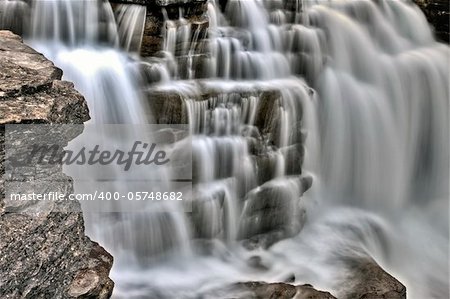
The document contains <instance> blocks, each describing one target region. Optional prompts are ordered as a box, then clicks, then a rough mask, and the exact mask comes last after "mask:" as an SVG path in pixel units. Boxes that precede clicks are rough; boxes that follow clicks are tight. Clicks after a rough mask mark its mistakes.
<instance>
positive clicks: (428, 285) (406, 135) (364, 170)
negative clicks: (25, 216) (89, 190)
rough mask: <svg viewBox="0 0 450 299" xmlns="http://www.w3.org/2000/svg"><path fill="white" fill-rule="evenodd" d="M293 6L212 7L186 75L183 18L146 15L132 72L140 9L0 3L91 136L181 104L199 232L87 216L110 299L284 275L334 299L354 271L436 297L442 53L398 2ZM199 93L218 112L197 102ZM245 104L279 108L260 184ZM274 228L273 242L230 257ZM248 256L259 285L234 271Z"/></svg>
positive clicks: (442, 176)
mask: <svg viewBox="0 0 450 299" xmlns="http://www.w3.org/2000/svg"><path fill="white" fill-rule="evenodd" d="M292 3H293V6H294V7H293V8H292V9H291V10H286V9H283V7H284V6H283V1H266V0H230V1H228V3H227V5H226V8H225V9H220V8H219V5H218V4H216V3H215V2H214V1H213V0H211V1H210V2H209V3H208V10H207V15H208V18H209V28H208V31H207V35H208V45H207V50H208V55H206V58H204V61H203V62H202V65H203V66H204V67H203V68H202V70H201V74H200V73H199V70H198V68H197V67H196V65H197V64H198V63H199V62H198V58H199V57H201V55H198V53H197V45H198V44H199V43H200V42H201V40H202V38H204V36H202V35H204V32H202V31H201V30H200V29H199V28H200V27H197V28H195V27H193V26H192V25H191V24H190V23H189V21H188V20H187V19H185V18H184V17H183V12H182V11H180V16H179V19H176V20H173V19H170V18H169V17H168V15H167V12H165V11H163V12H162V13H163V15H164V16H165V18H166V20H165V23H164V42H163V52H162V55H159V58H156V57H154V58H151V59H148V58H140V57H139V55H138V54H137V53H138V51H139V47H140V45H141V42H142V34H143V32H144V20H145V14H146V8H145V7H143V6H136V5H123V6H119V7H118V8H117V7H116V10H115V11H113V9H112V7H111V5H110V4H109V3H108V2H98V1H89V0H85V1H70V0H48V1H37V0H36V1H31V4H27V2H23V1H19V0H17V1H4V0H3V1H0V11H3V15H2V14H0V27H3V28H8V27H11V26H16V27H17V26H19V27H20V28H21V30H23V31H24V34H25V36H26V41H27V42H28V43H29V44H30V45H32V46H33V47H35V48H36V49H37V50H38V51H41V52H43V53H44V54H45V55H46V56H47V57H48V58H50V59H51V60H52V61H54V62H55V64H56V65H57V66H59V67H60V68H62V69H63V70H64V78H65V79H66V80H70V81H73V82H74V83H75V86H76V88H77V89H78V90H79V91H80V92H81V93H82V94H83V95H84V96H85V97H86V100H87V102H88V106H89V108H90V111H91V118H92V122H94V123H107V124H109V123H131V124H143V123H152V122H153V121H154V120H153V118H152V117H151V116H149V115H151V114H152V113H151V111H149V110H151V109H150V108H149V105H148V101H152V98H150V99H147V97H146V92H147V89H148V88H151V89H152V90H155V89H156V90H158V91H162V92H165V93H167V94H171V93H176V94H178V95H180V97H181V98H182V100H183V107H184V108H183V109H184V111H186V115H187V117H188V122H189V128H190V133H191V135H192V155H193V161H194V169H195V172H196V174H195V176H196V178H195V185H194V189H195V191H196V194H198V199H197V200H199V201H201V202H202V205H201V207H202V208H201V209H200V210H201V211H200V212H199V213H198V215H197V216H196V217H190V216H189V215H187V214H185V213H183V212H182V211H178V210H172V211H163V212H160V211H157V212H151V211H150V212H148V213H147V212H145V213H135V214H124V215H119V216H118V217H117V218H114V222H111V220H110V219H106V220H105V219H103V218H102V217H97V216H95V215H94V216H92V215H91V216H89V213H86V214H87V215H86V223H87V233H88V235H89V236H90V237H92V238H93V239H94V240H97V241H99V242H100V243H101V244H102V245H104V246H105V247H106V248H107V250H108V251H109V252H111V253H112V254H113V256H114V257H115V264H114V266H113V270H112V274H111V275H112V278H113V280H114V281H115V283H116V287H115V291H114V296H115V297H117V298H144V297H146V296H150V297H151V296H154V297H157V296H161V297H162V298H196V296H198V295H199V294H202V293H204V292H206V291H208V290H210V289H214V288H218V287H223V286H225V285H226V284H228V283H233V282H239V281H252V280H263V281H269V282H272V281H283V280H284V279H286V278H287V277H290V276H292V275H294V276H295V283H296V284H299V283H310V284H312V285H314V286H315V287H316V288H318V289H323V290H327V291H330V292H331V293H332V294H334V295H337V296H338V297H339V296H341V295H345V292H346V290H345V289H344V288H343V287H342V282H343V281H344V280H345V279H346V275H347V274H348V271H349V270H348V267H347V265H346V261H347V260H348V259H349V258H352V257H358V256H370V257H372V258H373V259H374V260H376V261H377V263H379V264H380V265H381V266H382V267H383V269H385V270H386V271H388V272H389V273H391V274H392V275H393V276H394V277H396V278H397V279H399V280H400V281H401V282H402V283H403V284H405V285H406V287H407V291H408V298H413V299H414V298H415V299H423V298H439V299H441V298H448V297H449V283H448V282H449V216H448V213H449V142H450V141H449V132H450V128H449V89H448V82H449V69H448V67H449V54H450V51H449V47H448V46H447V45H444V44H440V43H438V42H436V41H435V40H434V38H433V36H432V32H431V29H430V27H429V25H428V24H427V22H426V20H425V18H424V16H423V14H422V13H421V12H420V10H419V9H418V8H417V7H416V6H414V5H413V4H412V3H410V2H408V1H383V0H380V1H351V0H348V1H345V0H342V1H338V0H336V1H319V0H316V1H312V0H311V1H309V0H297V1H292ZM17 15H28V16H29V18H28V19H27V21H26V22H20V23H19V22H18V21H17V18H14V16H17ZM179 45H182V46H181V49H180V47H179ZM180 51H181V52H182V53H184V54H185V57H187V58H186V62H185V63H184V64H183V65H181V64H179V63H178V64H177V62H179V61H178V60H177V59H176V55H177V52H180ZM149 78H150V79H149ZM155 78H156V79H155ZM199 78H201V79H199ZM149 80H150V81H152V82H151V83H149V82H148V81H149ZM205 89H206V90H213V91H214V93H216V94H218V95H217V96H210V97H207V98H206V99H205V98H202V99H199V98H200V96H199V95H200V94H201V93H204V90H205ZM241 90H243V91H244V92H240V91H241ZM259 90H269V91H277V92H278V93H279V95H280V96H279V101H278V103H279V105H278V107H277V108H276V109H275V108H274V109H273V111H272V112H270V111H269V112H268V114H267V115H266V116H267V118H271V119H272V118H273V119H274V121H275V122H276V124H275V125H274V127H275V128H276V129H275V130H274V131H273V132H275V134H273V135H274V136H272V137H271V138H272V139H271V142H272V143H273V144H272V145H262V147H263V148H264V151H265V155H266V156H267V157H268V161H269V162H268V163H269V164H270V165H271V166H272V167H269V169H265V170H264V169H263V170H261V167H260V165H259V164H258V162H257V159H255V157H254V155H252V149H251V148H250V147H251V144H252V141H255V139H258V138H257V137H254V136H255V135H256V136H257V135H258V132H256V133H255V131H258V130H256V129H255V128H257V127H258V124H257V123H258V120H257V119H258V116H257V115H256V114H257V110H258V107H259V105H262V103H265V100H264V99H263V98H262V96H261V93H259V92H256V91H259ZM271 114H273V115H275V114H276V117H273V115H271ZM273 132H272V133H273ZM299 132H300V133H299ZM297 133H298V134H297ZM299 136H303V137H301V138H306V139H304V141H302V145H301V146H302V149H303V150H304V161H303V166H302V168H303V169H302V172H301V175H300V173H293V172H292V167H293V164H298V165H299V166H300V164H301V163H302V161H301V159H300V158H298V159H297V158H296V159H293V158H292V157H291V156H290V155H289V154H288V153H289V152H290V151H289V149H291V148H292V147H293V146H296V145H297V144H299V143H301V142H299V138H300V137H299ZM180 146H182V145H180ZM263 175H264V176H266V177H267V178H266V179H264V180H261V179H260V177H261V176H263ZM311 178H312V186H311V188H310V189H309V190H307V191H306V192H305V193H303V191H305V189H307V185H309V182H310V181H311ZM261 190H270V191H271V193H270V194H271V197H272V199H271V202H276V203H277V204H276V206H275V212H271V213H269V214H267V213H266V214H265V213H260V211H258V204H257V203H256V204H254V203H255V202H257V199H258V196H259V194H260V193H259V192H260V191H261ZM217 198H220V199H219V200H218V199H217ZM244 198H245V199H247V200H245V201H244V200H243V199H244ZM261 200H263V199H261ZM252 203H253V204H252ZM167 215H169V216H167ZM274 223H277V224H280V225H279V226H277V227H282V231H283V238H282V240H280V241H278V242H276V243H275V244H274V245H272V246H270V247H269V248H267V249H262V248H256V249H254V250H249V249H248V248H246V246H243V241H242V240H246V239H249V238H251V237H254V236H255V235H259V236H261V235H262V236H264V234H265V233H269V232H272V230H271V229H272V228H273V227H274V226H276V225H274ZM199 227H200V229H199ZM198 230H200V231H201V232H200V233H199V232H198ZM253 256H258V257H259V258H260V259H261V261H262V263H263V264H264V265H266V267H265V269H264V270H261V269H255V268H254V267H251V266H249V265H248V262H247V261H248V259H249V258H251V257H253Z"/></svg>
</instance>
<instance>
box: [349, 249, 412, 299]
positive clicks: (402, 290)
mask: <svg viewBox="0 0 450 299" xmlns="http://www.w3.org/2000/svg"><path fill="white" fill-rule="evenodd" d="M349 262H350V264H351V267H350V269H349V270H350V273H351V274H350V276H349V277H348V280H347V285H346V286H345V289H346V290H348V292H345V293H346V294H344V295H343V299H387V298H388V299H406V287H405V286H404V285H403V284H401V283H400V282H399V281H398V280H397V279H395V278H394V277H393V276H391V275H390V274H389V273H387V272H386V271H384V270H383V269H382V268H381V267H380V266H379V265H378V264H377V263H376V262H375V261H374V260H372V259H368V258H365V259H354V260H352V261H349Z"/></svg>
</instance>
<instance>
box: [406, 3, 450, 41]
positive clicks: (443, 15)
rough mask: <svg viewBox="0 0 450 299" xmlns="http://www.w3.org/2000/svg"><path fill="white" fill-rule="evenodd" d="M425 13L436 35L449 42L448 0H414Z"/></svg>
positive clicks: (449, 16)
mask: <svg viewBox="0 0 450 299" xmlns="http://www.w3.org/2000/svg"><path fill="white" fill-rule="evenodd" d="M414 2H416V4H417V5H418V6H419V7H420V9H422V11H423V12H424V13H425V16H426V17H427V19H428V22H430V24H431V25H432V26H433V27H434V31H435V34H436V37H437V38H438V39H439V40H441V41H443V42H446V43H449V42H450V40H449V37H450V30H449V18H450V12H449V7H450V5H449V2H448V0H414Z"/></svg>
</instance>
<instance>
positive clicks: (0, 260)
mask: <svg viewBox="0 0 450 299" xmlns="http://www.w3.org/2000/svg"><path fill="white" fill-rule="evenodd" d="M0 70H1V71H0V160H1V164H0V167H1V168H0V252H1V253H2V254H1V256H0V297H1V298H11V299H13V298H14V299H17V298H109V297H110V296H111V293H112V289H113V286H114V283H113V281H112V280H111V279H110V278H109V277H108V275H109V271H110V269H111V266H112V262H113V258H112V256H111V255H110V254H109V253H107V252H106V251H105V250H104V249H103V248H102V247H101V246H100V245H99V244H97V243H95V242H92V241H91V240H90V239H89V238H88V237H87V236H86V235H85V233H84V221H83V215H82V213H81V208H80V205H79V203H78V202H74V201H61V202H60V201H55V202H45V201H42V202H39V201H31V202H14V201H12V200H8V198H6V191H8V193H10V192H17V191H22V192H23V191H26V190H28V189H29V190H30V191H35V192H37V193H38V192H49V191H57V192H61V193H62V194H64V196H67V195H68V194H69V193H72V192H73V185H72V181H71V179H70V178H69V177H67V176H66V175H64V174H63V173H62V165H60V164H55V165H53V166H52V167H49V168H47V169H45V171H44V170H43V169H42V167H40V166H38V165H28V167H21V170H22V171H21V172H20V173H16V172H14V171H13V172H11V169H12V170H15V169H16V168H15V167H17V165H13V164H12V163H11V161H14V160H8V161H5V155H8V157H11V156H13V157H14V156H15V155H19V154H20V155H22V154H24V153H22V152H21V151H20V150H18V151H17V152H14V153H11V152H10V151H8V152H6V153H5V134H6V136H9V135H8V134H10V131H9V130H8V131H6V130H5V125H8V124H48V125H50V124H83V123H84V122H85V121H87V120H88V119H89V111H88V108H87V105H86V102H85V100H84V98H83V96H81V95H80V94H79V93H78V92H77V91H76V90H75V89H74V88H73V85H72V83H69V82H65V81H61V76H62V71H61V70H60V69H58V68H57V67H55V66H54V65H53V63H51V62H50V61H48V60H47V59H46V58H45V57H44V56H43V55H42V54H39V53H37V52H36V51H34V50H33V49H31V48H30V47H28V46H26V45H24V44H23V43H22V41H21V38H20V37H18V36H16V35H14V34H12V33H11V32H8V31H0ZM77 127H78V128H81V130H75V131H68V132H66V131H64V128H63V126H56V127H55V129H56V130H63V131H64V132H63V131H58V132H57V133H58V134H57V135H54V137H55V140H58V142H61V143H62V144H67V142H69V141H70V140H71V139H73V138H74V137H75V136H77V135H78V134H79V133H80V132H81V131H82V126H77ZM51 133H52V130H47V131H46V130H44V133H43V135H47V136H49V135H48V134H51ZM53 133H54V132H53ZM25 136H26V135H25ZM29 137H30V138H40V137H41V136H29ZM15 142H20V140H16V141H15ZM18 149H21V148H20V146H19V147H18ZM5 166H6V169H5ZM19 166H20V165H19ZM5 172H6V175H5ZM5 179H7V181H5ZM49 182H50V183H49ZM6 186H7V187H8V189H7V190H6V189H5V187H6ZM36 190H37V191H36Z"/></svg>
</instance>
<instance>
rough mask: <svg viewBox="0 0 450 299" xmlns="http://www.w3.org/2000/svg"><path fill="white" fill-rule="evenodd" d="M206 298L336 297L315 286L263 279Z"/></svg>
mask: <svg viewBox="0 0 450 299" xmlns="http://www.w3.org/2000/svg"><path fill="white" fill-rule="evenodd" d="M203 298H205V299H210V298H211V299H212V298H215V299H228V298H234V299H294V298H295V299H336V297H334V296H333V295H331V294H330V293H328V292H323V291H318V290H316V289H314V287H313V286H311V285H308V284H305V285H297V286H295V285H291V284H287V283H281V282H279V283H266V282H261V281H251V282H242V283H236V284H234V285H231V286H229V287H227V288H224V289H222V290H218V291H215V292H211V294H207V295H205V296H204V297H203Z"/></svg>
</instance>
